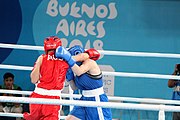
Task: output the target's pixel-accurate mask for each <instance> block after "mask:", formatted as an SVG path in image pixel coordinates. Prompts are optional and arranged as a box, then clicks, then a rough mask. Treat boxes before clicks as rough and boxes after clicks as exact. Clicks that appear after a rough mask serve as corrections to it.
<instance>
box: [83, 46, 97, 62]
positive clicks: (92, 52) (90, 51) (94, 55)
mask: <svg viewBox="0 0 180 120" xmlns="http://www.w3.org/2000/svg"><path fill="white" fill-rule="evenodd" d="M85 53H87V54H88V55H89V58H90V59H92V60H95V61H96V60H98V59H99V57H100V53H99V52H98V51H97V50H96V49H94V48H90V49H88V50H86V51H85Z"/></svg>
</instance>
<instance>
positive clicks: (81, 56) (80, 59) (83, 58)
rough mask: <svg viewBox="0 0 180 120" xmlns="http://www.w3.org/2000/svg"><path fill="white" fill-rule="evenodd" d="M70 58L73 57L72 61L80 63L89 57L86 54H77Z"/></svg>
mask: <svg viewBox="0 0 180 120" xmlns="http://www.w3.org/2000/svg"><path fill="white" fill-rule="evenodd" d="M72 57H73V59H75V61H77V62H82V61H84V60H86V59H88V58H89V55H88V54H87V53H80V54H78V55H76V56H72Z"/></svg>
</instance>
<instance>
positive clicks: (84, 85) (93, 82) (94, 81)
mask: <svg viewBox="0 0 180 120" xmlns="http://www.w3.org/2000/svg"><path fill="white" fill-rule="evenodd" d="M75 84H76V86H77V88H78V89H80V90H93V89H96V88H100V87H102V86H103V81H102V75H101V74H100V75H97V76H93V75H90V74H88V73H84V74H82V75H81V76H76V77H75Z"/></svg>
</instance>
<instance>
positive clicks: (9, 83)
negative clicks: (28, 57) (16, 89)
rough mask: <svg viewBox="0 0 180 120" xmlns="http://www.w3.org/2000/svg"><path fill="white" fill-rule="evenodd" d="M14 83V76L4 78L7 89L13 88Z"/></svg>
mask: <svg viewBox="0 0 180 120" xmlns="http://www.w3.org/2000/svg"><path fill="white" fill-rule="evenodd" d="M13 83H14V80H13V78H12V77H8V78H6V79H5V80H4V84H5V86H6V88H7V89H12V86H13Z"/></svg>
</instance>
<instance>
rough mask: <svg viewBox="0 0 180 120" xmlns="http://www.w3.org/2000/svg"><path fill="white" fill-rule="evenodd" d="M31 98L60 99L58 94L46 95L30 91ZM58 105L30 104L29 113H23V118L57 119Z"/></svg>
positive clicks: (28, 119)
mask: <svg viewBox="0 0 180 120" xmlns="http://www.w3.org/2000/svg"><path fill="white" fill-rule="evenodd" d="M30 97H31V98H48V99H60V97H59V96H48V95H40V94H37V93H34V92H33V93H32V94H31V96H30ZM60 108H61V106H60V105H46V104H30V114H29V113H24V114H23V116H24V119H25V120H59V116H60Z"/></svg>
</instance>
